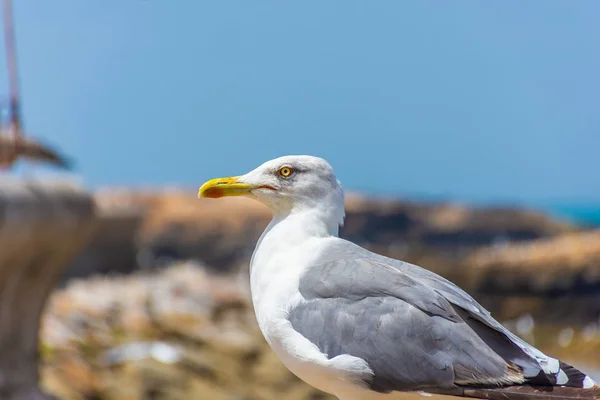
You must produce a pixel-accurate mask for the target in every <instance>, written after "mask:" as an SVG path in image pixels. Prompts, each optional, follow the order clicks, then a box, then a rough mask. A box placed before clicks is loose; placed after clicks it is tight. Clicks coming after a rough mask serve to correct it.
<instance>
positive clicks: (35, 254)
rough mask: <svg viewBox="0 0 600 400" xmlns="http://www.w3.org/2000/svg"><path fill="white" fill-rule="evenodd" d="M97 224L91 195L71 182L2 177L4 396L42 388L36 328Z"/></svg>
mask: <svg viewBox="0 0 600 400" xmlns="http://www.w3.org/2000/svg"><path fill="white" fill-rule="evenodd" d="M95 227H96V212H95V206H94V201H93V198H92V197H91V196H90V195H89V194H88V193H87V192H86V191H84V190H83V189H81V188H80V187H78V186H77V185H75V184H73V183H71V182H65V181H54V182H36V181H30V182H28V181H19V180H12V179H0V398H1V399H7V400H13V399H14V400H16V399H18V400H32V399H47V398H50V397H48V396H46V395H44V394H43V393H42V392H41V391H40V390H39V389H38V359H39V352H38V331H39V321H40V314H41V313H42V311H43V309H44V304H45V301H46V298H47V297H48V295H49V293H50V291H51V290H52V289H53V288H54V286H55V284H56V282H57V280H58V279H59V277H60V276H61V274H62V273H63V271H64V269H65V268H66V267H67V265H68V264H69V261H70V260H71V259H72V258H73V257H74V256H75V255H76V254H77V253H78V252H79V251H80V250H81V249H82V248H83V247H84V246H85V245H86V243H87V242H88V241H89V240H90V239H91V237H92V233H93V231H94V229H95Z"/></svg>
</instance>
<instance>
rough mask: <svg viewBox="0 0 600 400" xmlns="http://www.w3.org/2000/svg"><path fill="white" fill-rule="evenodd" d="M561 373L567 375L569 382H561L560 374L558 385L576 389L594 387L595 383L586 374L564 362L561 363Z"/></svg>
mask: <svg viewBox="0 0 600 400" xmlns="http://www.w3.org/2000/svg"><path fill="white" fill-rule="evenodd" d="M560 371H562V372H563V373H564V374H565V375H566V379H567V382H566V383H563V382H560V376H561V375H562V374H561V373H560V372H559V376H558V377H557V381H558V382H557V383H558V384H563V385H565V386H569V387H575V388H585V387H589V386H593V385H594V382H593V381H592V380H591V378H589V377H588V376H587V375H586V374H584V373H583V372H581V371H580V370H578V369H577V368H575V367H574V366H572V365H569V364H567V363H564V362H562V361H560ZM563 379H565V378H563Z"/></svg>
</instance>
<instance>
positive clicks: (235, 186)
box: [198, 176, 257, 199]
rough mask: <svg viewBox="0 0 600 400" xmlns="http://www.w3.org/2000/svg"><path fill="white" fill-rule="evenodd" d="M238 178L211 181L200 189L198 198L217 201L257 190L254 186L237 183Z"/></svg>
mask: <svg viewBox="0 0 600 400" xmlns="http://www.w3.org/2000/svg"><path fill="white" fill-rule="evenodd" d="M238 178H239V176H232V177H231V178H216V179H211V180H210V181H208V182H206V183H205V184H204V185H202V186H201V187H200V189H199V190H198V198H200V197H208V198H210V199H218V198H219V197H225V196H244V195H247V194H248V193H250V191H251V190H252V189H256V188H257V187H256V186H254V185H249V184H247V183H241V182H238Z"/></svg>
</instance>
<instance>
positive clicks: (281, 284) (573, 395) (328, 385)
mask: <svg viewBox="0 0 600 400" xmlns="http://www.w3.org/2000/svg"><path fill="white" fill-rule="evenodd" d="M225 196H247V197H250V198H252V199H255V200H258V201H260V202H262V203H264V204H265V205H267V206H268V207H269V208H270V209H271V211H272V214H273V218H272V220H271V222H270V223H269V224H268V226H267V227H266V229H265V231H264V232H263V233H262V235H261V236H260V238H259V240H258V242H257V245H256V248H255V249H254V252H253V254H252V258H251V261H250V287H251V292H252V302H253V304H254V309H255V314H256V319H257V322H258V326H259V327H260V330H261V332H262V334H263V336H264V338H265V339H266V341H267V343H268V344H269V346H270V348H271V349H272V350H273V351H274V352H275V353H276V354H277V356H278V357H279V358H280V360H281V361H282V363H283V364H284V365H285V366H286V367H287V368H288V369H289V370H290V371H291V372H292V373H294V374H295V375H296V376H298V377H299V378H300V379H302V380H303V381H305V382H306V383H308V384H309V385H312V386H313V387H315V388H317V389H319V390H321V391H323V392H327V393H329V394H332V395H334V396H336V397H337V398H338V399H340V400H397V399H402V398H405V396H406V393H407V392H413V393H420V394H423V395H426V396H427V395H431V394H440V395H448V396H455V397H470V398H484V399H504V400H511V399H512V400H517V399H519V400H529V399H537V400H540V399H589V400H592V399H598V398H600V386H598V385H597V384H596V383H595V382H594V381H593V380H592V378H590V377H589V376H588V375H586V374H585V373H583V372H581V371H580V370H578V369H577V368H575V367H573V366H571V365H569V364H567V363H564V362H562V361H559V360H557V359H555V358H552V357H549V356H547V355H546V354H544V353H542V352H541V351H540V350H538V349H536V348H535V347H533V346H531V345H530V344H528V343H526V342H525V341H523V340H521V339H520V338H519V337H517V336H516V335H514V334H512V333H511V332H510V331H509V330H508V329H506V328H505V327H503V326H502V325H501V324H500V323H499V322H497V321H496V320H495V319H494V318H493V317H492V316H491V314H490V313H489V312H488V311H487V310H486V309H484V308H483V307H482V306H481V305H480V304H479V303H478V302H477V301H476V300H474V299H473V298H472V297H471V296H470V295H469V294H467V293H466V292H465V291H463V290H462V289H461V288H459V287H458V286H456V285H454V284H453V283H451V282H450V281H448V280H446V279H444V278H443V277H441V276H439V275H437V274H435V273H433V272H431V271H429V270H426V269H424V268H421V267H419V266H417V265H413V264H410V263H407V262H403V261H400V260H396V259H392V258H388V257H384V256H382V255H379V254H376V253H372V252H370V251H368V250H366V249H364V248H362V247H360V246H358V245H356V244H354V243H352V242H350V241H347V240H344V239H342V238H340V237H339V236H338V233H339V228H340V226H342V225H343V222H344V217H345V211H344V192H343V189H342V185H341V183H340V182H339V181H338V179H337V178H336V176H335V174H334V172H333V169H332V167H331V165H330V164H329V163H328V162H327V161H326V160H324V159H322V158H318V157H313V156H306V155H298V156H284V157H280V158H276V159H274V160H270V161H267V162H265V163H264V164H262V165H260V166H259V167H257V168H256V169H254V170H252V171H250V172H248V173H247V174H245V175H241V176H234V177H230V178H217V179H212V180H209V181H207V182H206V183H204V184H203V185H202V186H201V187H200V189H199V191H198V197H204V198H220V197H225Z"/></svg>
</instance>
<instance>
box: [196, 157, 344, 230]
mask: <svg viewBox="0 0 600 400" xmlns="http://www.w3.org/2000/svg"><path fill="white" fill-rule="evenodd" d="M225 196H247V197H251V198H254V199H256V200H258V201H260V202H262V203H264V204H265V205H267V206H268V207H269V208H271V210H272V211H273V213H274V214H275V215H276V216H286V215H289V214H291V213H297V212H316V213H317V214H319V215H320V217H322V218H325V219H328V220H331V221H332V222H334V223H335V224H336V228H337V225H341V224H342V223H343V219H344V192H343V190H342V185H341V183H340V182H339V181H338V180H337V178H336V177H335V174H334V173H333V168H332V167H331V165H329V163H328V162H327V161H325V160H324V159H322V158H318V157H313V156H284V157H279V158H276V159H274V160H270V161H267V162H265V163H264V164H262V165H260V166H259V167H257V168H255V169H254V170H252V171H250V172H248V173H247V174H245V175H241V176H234V177H230V178H217V179H211V180H210V181H208V182H206V183H205V184H204V185H202V187H201V188H200V190H199V191H198V197H208V198H219V197H225Z"/></svg>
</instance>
